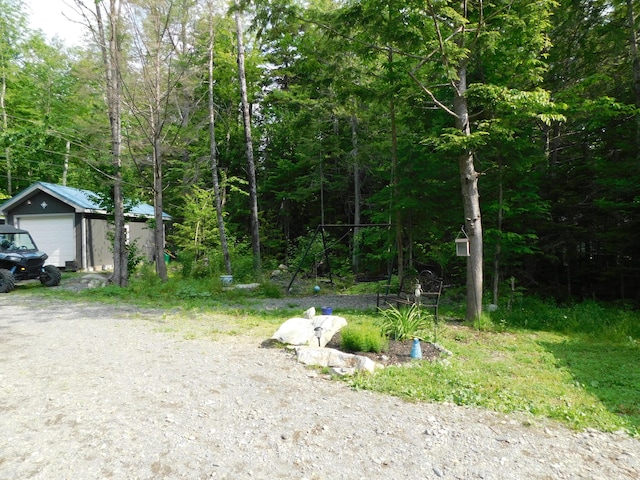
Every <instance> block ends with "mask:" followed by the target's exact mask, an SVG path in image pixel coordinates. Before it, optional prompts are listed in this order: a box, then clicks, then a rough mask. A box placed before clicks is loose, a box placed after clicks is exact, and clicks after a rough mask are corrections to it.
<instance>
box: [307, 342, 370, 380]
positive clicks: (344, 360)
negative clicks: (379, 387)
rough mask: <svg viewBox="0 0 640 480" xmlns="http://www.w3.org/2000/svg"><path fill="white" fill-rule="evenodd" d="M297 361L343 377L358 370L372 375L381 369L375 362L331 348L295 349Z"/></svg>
mask: <svg viewBox="0 0 640 480" xmlns="http://www.w3.org/2000/svg"><path fill="white" fill-rule="evenodd" d="M296 355H297V357H298V361H299V362H301V363H304V364H305V365H317V366H319V367H329V368H332V369H333V370H334V372H336V373H339V374H342V375H345V374H353V373H354V372H356V371H359V370H366V371H367V372H370V373H373V372H374V370H375V369H376V368H381V366H380V365H378V364H377V363H376V362H374V361H373V360H371V359H370V358H368V357H365V356H362V355H352V354H350V353H345V352H341V351H340V350H335V349H333V348H316V347H298V348H296Z"/></svg>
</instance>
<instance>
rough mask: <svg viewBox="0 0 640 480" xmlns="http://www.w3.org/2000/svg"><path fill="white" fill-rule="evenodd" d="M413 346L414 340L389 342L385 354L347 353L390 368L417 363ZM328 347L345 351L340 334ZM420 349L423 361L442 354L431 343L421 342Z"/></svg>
mask: <svg viewBox="0 0 640 480" xmlns="http://www.w3.org/2000/svg"><path fill="white" fill-rule="evenodd" d="M412 345H413V340H389V348H388V349H387V350H386V351H384V352H380V353H376V352H347V353H352V354H354V355H362V356H365V357H369V358H370V359H371V360H373V361H374V362H376V363H379V364H381V365H384V366H385V367H388V366H394V365H402V364H405V363H410V362H415V361H416V360H414V359H413V358H411V347H412ZM326 346H327V348H335V349H336V350H341V351H343V349H342V348H341V339H340V332H338V333H336V334H335V335H334V336H333V338H332V339H331V341H330V342H329V343H327V345H326ZM420 348H421V350H422V360H423V361H424V360H427V361H434V360H437V359H438V358H439V357H440V355H441V353H442V352H441V351H440V350H438V349H437V348H436V347H435V346H434V345H433V344H432V343H429V342H420Z"/></svg>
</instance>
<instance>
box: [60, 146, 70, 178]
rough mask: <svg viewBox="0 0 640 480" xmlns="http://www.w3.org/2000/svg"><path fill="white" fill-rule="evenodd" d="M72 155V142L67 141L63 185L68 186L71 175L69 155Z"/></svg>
mask: <svg viewBox="0 0 640 480" xmlns="http://www.w3.org/2000/svg"><path fill="white" fill-rule="evenodd" d="M70 154H71V141H70V140H67V144H66V145H65V150H64V166H63V167H62V185H64V186H66V185H67V175H68V174H69V155H70Z"/></svg>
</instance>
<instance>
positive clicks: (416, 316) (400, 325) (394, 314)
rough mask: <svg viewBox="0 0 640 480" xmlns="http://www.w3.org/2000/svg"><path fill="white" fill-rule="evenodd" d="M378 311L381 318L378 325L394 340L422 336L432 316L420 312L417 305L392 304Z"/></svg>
mask: <svg viewBox="0 0 640 480" xmlns="http://www.w3.org/2000/svg"><path fill="white" fill-rule="evenodd" d="M380 313H381V316H382V318H381V319H379V320H378V325H379V326H380V329H381V330H382V333H384V334H385V335H387V336H388V337H390V338H392V339H394V340H408V339H410V338H414V337H420V338H423V336H424V334H425V333H426V330H427V328H428V327H429V326H430V325H431V322H432V317H431V316H429V315H426V314H425V313H424V312H422V310H421V309H420V307H419V306H417V305H410V306H407V307H400V308H397V307H395V306H393V305H392V306H390V307H389V308H387V309H384V310H381V311H380Z"/></svg>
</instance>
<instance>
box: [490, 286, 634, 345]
mask: <svg viewBox="0 0 640 480" xmlns="http://www.w3.org/2000/svg"><path fill="white" fill-rule="evenodd" d="M490 315H491V319H492V322H493V323H494V324H501V325H505V326H508V327H510V328H527V329H532V330H544V331H554V332H563V333H567V334H584V335H588V336H590V337H593V338H597V339H600V340H603V339H607V340H608V341H611V342H614V343H617V342H625V341H627V340H628V339H635V340H637V339H640V322H639V321H638V316H637V313H636V312H635V311H633V310H631V309H630V308H626V307H624V306H622V307H615V306H611V305H606V306H605V304H602V303H598V302H595V301H592V300H589V301H585V302H581V303H577V304H575V305H569V306H561V305H557V304H556V302H555V301H553V300H552V299H540V298H537V297H532V296H528V297H522V296H518V297H517V298H516V299H515V301H514V302H513V305H512V307H511V308H500V309H498V310H497V311H495V312H492V313H491V314H490Z"/></svg>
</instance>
